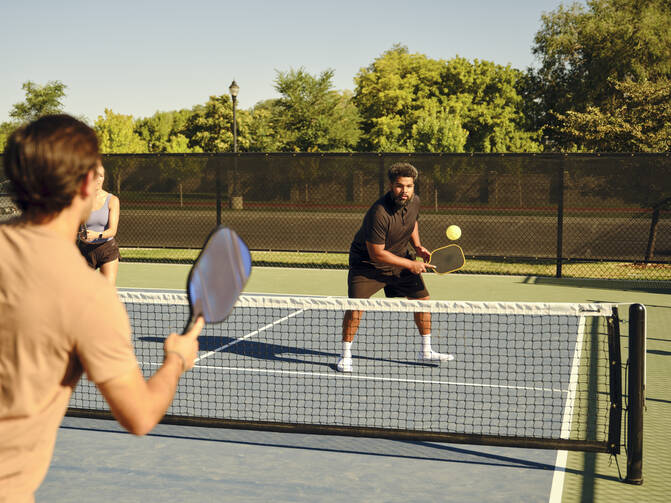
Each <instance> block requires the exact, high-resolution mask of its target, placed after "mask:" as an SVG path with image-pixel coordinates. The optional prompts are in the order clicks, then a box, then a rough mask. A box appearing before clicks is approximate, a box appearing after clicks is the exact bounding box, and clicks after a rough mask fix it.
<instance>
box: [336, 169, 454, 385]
mask: <svg viewBox="0 0 671 503" xmlns="http://www.w3.org/2000/svg"><path fill="white" fill-rule="evenodd" d="M417 176H418V173H417V169H415V167H414V166H413V165H412V164H408V163H396V164H394V165H392V166H391V167H390V168H389V172H388V177H389V183H390V187H389V192H387V193H386V194H385V195H384V196H382V197H381V198H380V199H378V200H377V201H376V202H375V203H373V205H372V206H371V207H370V209H369V210H368V212H367V213H366V215H365V216H364V219H363V224H362V225H361V228H360V229H359V231H358V232H357V233H356V235H355V236H354V240H353V241H352V245H351V246H350V252H349V267H350V268H349V273H348V275H347V295H348V296H349V297H350V298H355V299H367V298H369V297H370V296H371V295H373V294H374V293H376V292H378V291H380V290H381V289H383V288H384V292H385V295H386V296H387V297H407V298H408V299H416V300H428V299H429V292H428V290H427V289H426V286H424V280H422V276H421V273H423V272H426V270H427V268H431V267H433V266H431V265H429V264H427V263H425V262H420V261H417V260H415V259H414V257H411V256H410V255H409V254H408V245H412V247H413V248H414V249H415V252H416V253H417V255H419V257H421V258H422V259H423V260H424V261H428V260H429V257H430V256H431V254H430V253H429V251H428V250H427V249H426V248H424V247H423V246H422V244H421V241H420V238H419V226H418V224H417V219H418V218H419V197H418V196H417V195H415V182H416V180H417ZM360 320H361V311H347V312H346V313H345V317H344V319H343V330H342V344H343V349H342V356H341V357H340V359H339V360H338V363H337V364H336V369H337V370H338V371H340V372H352V371H353V369H354V366H353V363H352V342H353V341H354V336H355V335H356V331H357V329H358V328H359V322H360ZM415 324H416V325H417V328H418V330H419V333H420V335H421V336H422V348H421V351H420V352H419V359H420V360H425V361H433V362H441V361H449V360H452V359H454V357H453V356H452V355H450V354H444V353H437V352H436V351H434V350H433V349H432V348H431V314H430V313H415Z"/></svg>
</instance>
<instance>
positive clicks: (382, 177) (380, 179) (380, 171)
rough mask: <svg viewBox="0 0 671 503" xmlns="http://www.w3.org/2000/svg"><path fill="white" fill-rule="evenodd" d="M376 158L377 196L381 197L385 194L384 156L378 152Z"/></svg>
mask: <svg viewBox="0 0 671 503" xmlns="http://www.w3.org/2000/svg"><path fill="white" fill-rule="evenodd" d="M377 155H378V158H379V159H380V161H379V164H378V185H379V191H378V192H379V195H380V197H382V196H383V195H384V194H385V192H386V191H387V184H386V183H385V179H386V176H385V173H384V155H382V152H379V153H378V154H377Z"/></svg>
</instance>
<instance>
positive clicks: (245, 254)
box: [185, 226, 252, 331]
mask: <svg viewBox="0 0 671 503" xmlns="http://www.w3.org/2000/svg"><path fill="white" fill-rule="evenodd" d="M251 271H252V257H251V255H250V253H249V249H248V248H247V245H246V244H245V243H244V241H243V240H242V239H241V238H240V236H238V235H237V234H236V233H235V231H233V230H231V229H228V228H226V227H221V226H220V227H217V228H216V229H215V230H214V231H213V232H212V233H211V234H210V236H209V237H208V238H207V241H206V242H205V246H204V247H203V250H202V251H201V252H200V255H199V256H198V259H197V260H196V263H195V264H193V267H192V268H191V271H190V272H189V279H188V281H187V287H186V290H187V293H188V296H189V305H190V307H191V319H190V322H189V324H188V325H187V328H186V330H188V329H189V327H190V326H191V325H192V323H193V322H194V321H195V319H196V318H197V317H198V316H203V318H204V319H205V322H206V323H219V322H221V321H224V319H226V317H227V316H228V315H229V313H230V312H231V310H232V309H233V306H234V304H235V302H236V300H238V296H239V295H240V292H242V289H243V288H244V286H245V284H246V283H247V279H248V278H249V274H250V273H251ZM186 330H185V331H186Z"/></svg>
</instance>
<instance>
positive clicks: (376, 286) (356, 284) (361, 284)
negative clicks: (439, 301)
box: [347, 267, 429, 299]
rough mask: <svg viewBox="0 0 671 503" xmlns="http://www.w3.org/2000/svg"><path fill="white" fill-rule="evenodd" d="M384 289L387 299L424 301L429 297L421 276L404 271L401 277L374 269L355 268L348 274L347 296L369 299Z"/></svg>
mask: <svg viewBox="0 0 671 503" xmlns="http://www.w3.org/2000/svg"><path fill="white" fill-rule="evenodd" d="M383 288H384V294H385V295H386V296H387V297H408V298H410V299H422V298H424V297H428V296H429V291H428V290H427V289H426V286H425V285H424V280H423V279H422V275H421V274H413V273H411V272H410V271H408V270H407V269H403V270H402V271H401V273H400V275H399V276H396V275H392V274H383V273H382V272H380V271H378V270H377V269H375V268H374V267H354V268H352V269H350V270H349V273H348V274H347V296H348V297H349V298H351V299H367V298H369V297H371V296H372V295H373V294H375V293H377V292H379V291H380V290H382V289H383Z"/></svg>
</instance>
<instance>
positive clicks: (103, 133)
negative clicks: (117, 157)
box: [93, 108, 147, 195]
mask: <svg viewBox="0 0 671 503" xmlns="http://www.w3.org/2000/svg"><path fill="white" fill-rule="evenodd" d="M93 129H94V130H95V132H96V133H97V134H98V141H99V142H100V152H101V153H103V154H116V153H120V154H136V153H141V152H146V151H147V149H146V144H145V143H144V142H143V141H142V139H141V138H140V137H139V136H138V134H137V133H136V132H135V124H134V121H133V116H131V115H123V114H117V113H114V112H113V111H112V110H110V109H107V108H106V109H105V115H104V116H103V115H99V116H98V118H97V119H96V121H95V123H94V126H93ZM134 168H135V160H134V159H128V160H127V161H126V162H124V163H117V162H115V163H110V164H108V165H107V166H106V169H107V171H108V172H109V176H110V177H111V178H112V179H113V180H114V184H115V186H116V194H117V195H121V184H122V182H123V180H124V178H125V177H126V176H127V174H128V173H129V172H131V171H132V170H133V169H134Z"/></svg>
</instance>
